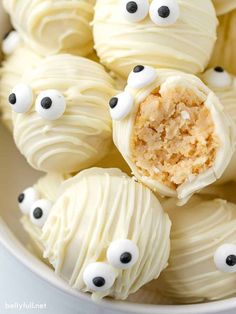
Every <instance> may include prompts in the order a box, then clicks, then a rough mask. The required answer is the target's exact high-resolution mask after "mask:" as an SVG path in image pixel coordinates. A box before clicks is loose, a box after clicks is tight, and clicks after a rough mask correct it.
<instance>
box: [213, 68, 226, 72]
mask: <svg viewBox="0 0 236 314" xmlns="http://www.w3.org/2000/svg"><path fill="white" fill-rule="evenodd" d="M214 70H215V71H216V72H219V73H223V72H224V69H223V68H222V67H215V69H214Z"/></svg>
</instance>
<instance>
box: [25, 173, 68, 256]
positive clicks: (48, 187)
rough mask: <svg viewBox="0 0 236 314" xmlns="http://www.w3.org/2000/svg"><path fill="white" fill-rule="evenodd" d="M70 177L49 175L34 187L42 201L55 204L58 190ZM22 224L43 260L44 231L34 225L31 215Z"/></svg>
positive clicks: (26, 216)
mask: <svg viewBox="0 0 236 314" xmlns="http://www.w3.org/2000/svg"><path fill="white" fill-rule="evenodd" d="M69 177H70V176H69V175H67V176H63V175H59V174H56V173H51V174H47V175H45V176H44V177H42V178H40V179H39V180H38V182H37V183H36V184H35V185H34V186H33V188H34V189H35V191H36V192H38V195H39V198H40V199H47V200H49V201H51V202H55V201H56V198H57V194H58V189H59V187H60V185H61V184H62V183H63V181H64V180H66V179H68V178H69ZM21 223H22V226H23V228H24V229H25V231H26V232H27V233H28V235H29V236H30V238H31V240H32V243H31V244H32V246H33V248H34V251H35V252H36V253H37V254H38V255H39V256H40V257H41V258H42V256H43V245H42V242H41V236H42V229H41V228H39V227H37V226H36V225H34V224H33V223H32V222H31V220H30V217H29V215H23V216H22V218H21Z"/></svg>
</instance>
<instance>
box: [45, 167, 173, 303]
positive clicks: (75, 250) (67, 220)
mask: <svg viewBox="0 0 236 314" xmlns="http://www.w3.org/2000/svg"><path fill="white" fill-rule="evenodd" d="M59 194H60V195H61V196H60V198H59V199H58V200H57V202H56V203H55V205H54V206H53V208H52V210H51V214H50V216H49V218H48V220H47V222H46V224H45V225H44V227H43V236H42V241H43V244H44V246H45V251H44V257H46V258H48V259H49V261H50V263H51V264H52V265H53V267H54V268H55V272H56V274H57V275H59V276H61V277H62V278H64V279H65V280H67V281H68V282H69V284H70V285H71V286H72V287H73V288H75V289H78V290H80V291H84V292H86V291H88V288H87V287H86V285H85V284H84V281H83V272H84V269H85V268H86V267H87V266H88V265H89V264H91V263H94V262H97V261H99V262H105V263H108V262H107V260H106V251H107V249H108V247H109V245H110V243H111V242H113V241H115V240H118V239H129V240H131V241H133V243H134V244H136V245H137V247H138V249H139V258H138V261H137V262H136V263H135V265H134V266H133V267H131V268H130V269H127V270H123V271H122V270H118V269H114V270H115V271H116V279H115V283H114V285H113V286H112V287H111V288H110V289H108V290H106V291H103V292H99V293H98V292H97V293H94V294H93V296H94V297H97V298H101V297H104V296H107V295H109V296H112V297H114V298H116V299H126V298H127V297H128V295H129V294H131V293H134V292H136V291H137V290H138V289H139V288H140V287H141V286H143V285H144V284H145V283H147V282H149V281H151V280H152V279H154V278H157V277H158V276H159V274H160V272H161V271H162V270H163V269H164V268H165V267H166V266H167V260H168V256H169V232H170V221H169V219H168V216H167V215H166V214H165V213H164V212H163V210H162V208H161V205H160V203H159V201H158V200H157V198H156V197H155V196H154V195H153V194H152V193H151V191H150V190H149V189H147V188H146V187H144V186H143V185H142V184H139V183H137V182H135V181H134V180H133V179H132V178H129V177H128V176H127V175H125V174H124V173H122V172H121V171H119V170H118V169H101V168H92V169H89V170H85V171H82V172H81V173H80V174H79V175H77V176H75V177H73V178H72V179H71V180H68V181H66V182H65V183H64V184H63V185H62V189H61V190H60V192H59ZM109 265H110V264H109Z"/></svg>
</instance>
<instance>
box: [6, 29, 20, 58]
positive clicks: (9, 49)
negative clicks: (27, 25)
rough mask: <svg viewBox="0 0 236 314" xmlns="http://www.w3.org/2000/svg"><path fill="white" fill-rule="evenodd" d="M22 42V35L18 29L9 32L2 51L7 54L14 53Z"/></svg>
mask: <svg viewBox="0 0 236 314" xmlns="http://www.w3.org/2000/svg"><path fill="white" fill-rule="evenodd" d="M20 42H21V39H20V36H19V34H18V33H17V32H16V31H11V32H9V33H7V34H6V35H5V36H4V38H3V42H2V52H3V53H4V54H5V55H10V54H12V53H13V52H14V51H15V50H16V48H17V47H18V46H19V44H20Z"/></svg>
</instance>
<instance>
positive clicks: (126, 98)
mask: <svg viewBox="0 0 236 314" xmlns="http://www.w3.org/2000/svg"><path fill="white" fill-rule="evenodd" d="M156 77H157V72H156V70H155V69H153V68H151V67H149V66H143V65H137V66H136V67H134V69H133V71H132V72H131V73H130V75H129V77H128V83H127V86H128V87H130V88H133V89H139V88H140V89H141V88H143V87H145V86H147V85H149V84H151V83H152V82H153V81H154V80H155V79H156ZM133 106H134V97H133V96H132V95H131V94H130V93H129V92H127V91H124V92H122V93H120V94H118V95H116V96H115V97H113V98H111V99H110V101H109V107H110V114H111V117H112V119H113V120H117V121H119V120H122V119H124V118H126V117H127V116H128V115H129V113H130V112H131V111H132V108H133Z"/></svg>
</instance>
